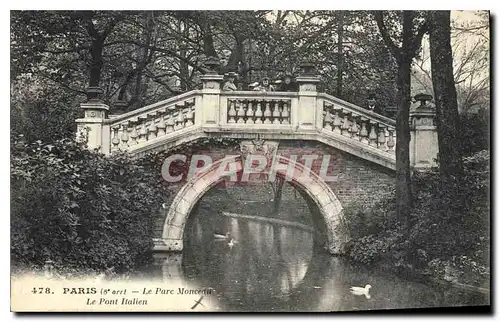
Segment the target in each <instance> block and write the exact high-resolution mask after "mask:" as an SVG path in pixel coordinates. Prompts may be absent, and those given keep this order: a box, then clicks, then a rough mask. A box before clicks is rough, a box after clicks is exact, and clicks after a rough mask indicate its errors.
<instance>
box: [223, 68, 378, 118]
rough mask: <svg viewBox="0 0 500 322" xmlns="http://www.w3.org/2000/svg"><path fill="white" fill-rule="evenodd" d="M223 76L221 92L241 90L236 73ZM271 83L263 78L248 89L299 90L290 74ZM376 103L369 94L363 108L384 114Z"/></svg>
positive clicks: (372, 95)
mask: <svg viewBox="0 0 500 322" xmlns="http://www.w3.org/2000/svg"><path fill="white" fill-rule="evenodd" d="M225 76H226V77H225V78H226V81H225V82H224V85H223V86H222V90H223V91H237V90H241V84H240V88H238V86H237V85H236V80H237V78H238V74H237V73H235V72H230V73H227V74H226V75H225ZM273 83H274V84H271V81H270V79H269V77H263V78H262V79H261V80H260V81H259V82H255V83H252V84H249V85H248V89H249V90H251V91H259V92H275V91H278V92H297V91H298V90H299V86H298V84H297V82H296V81H295V79H294V77H293V75H292V74H290V73H286V74H284V75H283V76H282V77H281V78H280V79H278V80H276V81H274V82H273ZM376 103H377V101H376V99H375V94H373V93H370V94H369V95H368V99H367V106H365V108H366V109H367V110H370V111H372V112H375V113H378V114H384V111H383V110H382V108H381V107H380V106H379V105H378V104H376Z"/></svg>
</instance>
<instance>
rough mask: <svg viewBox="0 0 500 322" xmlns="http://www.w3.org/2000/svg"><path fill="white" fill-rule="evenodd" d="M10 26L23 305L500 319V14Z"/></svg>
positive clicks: (35, 15)
mask: <svg viewBox="0 0 500 322" xmlns="http://www.w3.org/2000/svg"><path fill="white" fill-rule="evenodd" d="M10 27H11V28H10V35H11V39H10V49H11V53H10V54H11V56H10V57H11V60H10V65H11V109H10V114H11V131H10V134H11V137H10V143H11V145H10V149H11V161H10V162H11V163H10V165H11V179H10V180H11V181H10V182H11V192H10V193H11V214H10V227H11V244H10V252H11V311H14V312H199V311H208V312H307V311H316V312H340V311H368V310H391V309H392V310H395V309H422V308H439V307H440V308H449V310H451V311H453V310H460V308H463V307H468V308H471V309H475V310H483V311H486V312H487V311H489V310H490V291H491V290H490V258H491V255H490V238H491V235H490V143H489V142H490V140H489V138H490V130H489V129H490V128H489V126H490V63H491V62H490V16H489V12H488V11H480V10H478V11H446V10H444V11H391V10H379V11H341V10H337V11H335V10H312V11H311V10H252V11H250V10H247V11H172V10H171V11H99V10H94V11H75V10H68V11H29V10H28V11H11V13H10ZM410 313H411V311H410Z"/></svg>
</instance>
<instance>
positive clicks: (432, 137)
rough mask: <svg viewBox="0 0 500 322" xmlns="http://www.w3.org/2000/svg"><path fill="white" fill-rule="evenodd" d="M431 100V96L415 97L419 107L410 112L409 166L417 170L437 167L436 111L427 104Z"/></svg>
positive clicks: (419, 95) (420, 95)
mask: <svg viewBox="0 0 500 322" xmlns="http://www.w3.org/2000/svg"><path fill="white" fill-rule="evenodd" d="M431 99H432V96H431V95H427V94H418V95H415V100H417V101H419V102H420V105H419V106H417V107H416V108H415V109H413V110H411V111H410V131H411V141H410V165H411V166H412V167H413V168H414V169H418V170H424V169H428V168H432V167H435V166H437V163H436V158H437V156H438V152H439V147H438V136H437V128H436V123H435V119H434V118H435V116H436V111H435V110H434V108H433V106H432V105H431V104H430V103H428V101H430V100H431Z"/></svg>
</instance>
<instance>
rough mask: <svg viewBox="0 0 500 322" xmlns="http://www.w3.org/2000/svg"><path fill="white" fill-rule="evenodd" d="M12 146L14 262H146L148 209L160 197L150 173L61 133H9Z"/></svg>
mask: <svg viewBox="0 0 500 322" xmlns="http://www.w3.org/2000/svg"><path fill="white" fill-rule="evenodd" d="M11 144H12V157H11V182H12V188H11V209H12V212H11V236H12V241H11V254H12V259H13V262H14V263H16V264H18V265H21V266H23V265H28V266H34V267H40V266H41V265H43V263H44V262H45V261H46V260H52V261H54V263H55V265H56V267H57V266H64V267H65V268H68V267H69V268H78V269H94V270H103V269H107V268H111V267H114V269H115V270H116V271H117V272H120V271H125V270H130V269H133V268H134V267H136V266H138V265H140V264H141V263H143V262H144V261H146V260H148V257H149V255H150V250H151V248H152V240H151V235H152V227H153V215H154V213H155V212H156V211H158V207H159V205H161V203H162V200H163V199H164V198H165V197H166V196H165V191H164V189H163V188H162V186H161V185H159V184H158V182H159V180H158V178H159V176H158V175H157V174H155V173H154V172H153V171H151V170H150V169H147V168H145V167H144V166H141V165H139V164H140V163H138V162H133V161H131V160H130V159H129V158H128V157H126V156H124V155H116V156H113V157H111V158H106V157H104V156H103V155H100V154H97V153H94V152H89V151H86V150H83V149H81V148H80V147H79V146H78V145H77V144H76V143H74V142H73V141H71V140H68V139H61V140H57V141H54V142H52V143H51V144H45V143H42V142H41V141H37V142H34V143H27V141H25V140H24V138H23V137H22V136H13V138H12V142H11Z"/></svg>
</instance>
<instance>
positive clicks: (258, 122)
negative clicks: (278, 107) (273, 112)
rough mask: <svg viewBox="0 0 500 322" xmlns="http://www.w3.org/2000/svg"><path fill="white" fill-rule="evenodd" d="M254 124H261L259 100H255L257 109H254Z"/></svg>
mask: <svg viewBox="0 0 500 322" xmlns="http://www.w3.org/2000/svg"><path fill="white" fill-rule="evenodd" d="M255 124H262V107H261V104H260V101H258V102H257V109H256V110H255Z"/></svg>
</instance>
